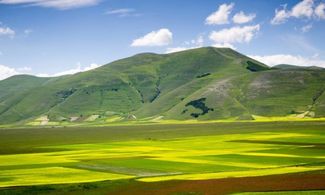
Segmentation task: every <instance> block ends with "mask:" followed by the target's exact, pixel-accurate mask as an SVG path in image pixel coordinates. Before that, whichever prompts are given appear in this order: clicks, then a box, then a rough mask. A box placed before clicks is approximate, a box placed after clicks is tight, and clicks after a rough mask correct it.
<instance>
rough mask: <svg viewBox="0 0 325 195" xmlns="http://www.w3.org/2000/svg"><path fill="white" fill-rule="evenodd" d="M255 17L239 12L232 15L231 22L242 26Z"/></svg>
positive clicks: (254, 15)
mask: <svg viewBox="0 0 325 195" xmlns="http://www.w3.org/2000/svg"><path fill="white" fill-rule="evenodd" d="M255 17H256V14H247V15H246V14H245V13H244V12H242V11H241V12H239V13H237V14H235V15H234V17H233V18H232V21H233V22H234V23H237V24H244V23H247V22H250V21H252V20H254V18H255Z"/></svg>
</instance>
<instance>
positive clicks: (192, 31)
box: [0, 0, 325, 80]
mask: <svg viewBox="0 0 325 195" xmlns="http://www.w3.org/2000/svg"><path fill="white" fill-rule="evenodd" d="M324 43H325V1H324V0H272V1H270V0H258V1H257V0H256V1H252V0H230V1H225V0H204V1H203V0H201V1H200V0H186V1H185V0H154V1H153V0H0V80H1V79H5V78H7V77H10V76H12V75H16V74H32V75H36V76H60V75H64V74H73V73H76V72H82V71H87V70H91V69H93V68H97V67H99V66H101V65H104V64H107V63H109V62H112V61H114V60H117V59H121V58H124V57H128V56H131V55H134V54H137V53H142V52H155V53H161V54H164V53H171V52H177V51H182V50H186V49H192V48H198V47H204V46H215V47H230V48H233V49H235V50H237V51H239V52H241V53H243V54H245V55H248V56H250V57H252V58H255V59H257V60H259V61H261V62H264V63H265V64H267V65H270V66H274V65H276V64H283V63H284V64H294V65H299V66H320V67H325V44H324Z"/></svg>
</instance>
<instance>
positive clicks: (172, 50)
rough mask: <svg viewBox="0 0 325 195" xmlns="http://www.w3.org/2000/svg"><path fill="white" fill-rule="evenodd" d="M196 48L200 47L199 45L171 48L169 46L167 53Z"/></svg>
mask: <svg viewBox="0 0 325 195" xmlns="http://www.w3.org/2000/svg"><path fill="white" fill-rule="evenodd" d="M196 48H199V47H197V46H194V47H171V48H167V50H166V52H165V53H174V52H179V51H185V50H189V49H196Z"/></svg>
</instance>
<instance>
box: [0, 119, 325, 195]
mask: <svg viewBox="0 0 325 195" xmlns="http://www.w3.org/2000/svg"><path fill="white" fill-rule="evenodd" d="M324 131H325V122H322V121H309V122H297V121H296V122H295V121H293V122H258V123H256V122H255V123H254V122H237V123H235V122H234V123H222V122H220V123H206V124H204V123H201V124H147V125H132V126H130V125H129V126H128V125H126V126H108V127H67V128H20V129H1V130H0V194H1V193H3V194H19V193H20V194H26V193H27V194H28V193H31V194H35V193H38V194H51V193H53V194H55V193H60V194H65V193H66V194H81V193H85V194H92V193H93V194H106V193H108V192H111V193H112V194H116V193H120V194H123V193H125V194H127V191H125V190H126V189H128V190H131V189H134V193H135V194H137V193H138V194H146V193H147V194H150V192H151V193H152V192H153V190H158V191H159V189H161V190H162V191H161V192H160V193H161V194H177V193H179V194H206V191H204V190H207V189H209V188H207V186H209V185H208V184H207V183H205V182H212V181H213V182H223V181H228V183H229V182H230V183H229V185H230V187H231V190H230V191H229V190H228V191H227V190H226V191H222V192H220V193H218V194H222V193H224V194H228V193H239V192H267V191H277V190H278V191H282V190H286V191H290V190H294V192H296V190H298V191H302V190H311V191H309V192H310V193H313V192H315V193H322V192H323V191H319V190H325V182H321V180H320V178H325V172H324V171H325V152H324V148H325V132H324ZM309 176H310V177H311V178H314V179H317V180H318V182H314V183H311V184H310V185H307V184H306V183H303V184H304V185H302V184H301V185H299V181H298V180H299V179H302V178H304V177H309ZM281 177H282V178H283V177H285V178H287V179H286V180H287V182H288V185H287V186H288V187H287V188H283V187H275V188H273V189H270V183H268V182H267V181H270V182H276V181H277V182H280V183H281V182H282V181H281ZM254 178H255V179H256V180H259V182H261V181H266V182H264V183H261V184H260V186H259V188H256V189H254V186H252V188H250V189H246V188H245V189H244V188H239V187H238V188H237V186H236V185H233V186H231V182H235V183H236V182H237V181H241V182H242V181H244V180H245V182H249V181H248V180H252V179H254ZM268 178H269V179H268ZM272 178H273V179H272ZM279 178H280V179H279ZM290 178H291V179H290ZM247 179H248V180H247ZM296 180H297V181H296ZM319 180H320V181H319ZM290 181H292V183H293V184H295V185H297V186H295V187H294V186H293V185H292V186H291V184H290ZM293 181H295V182H293ZM303 181H304V180H301V181H300V182H303ZM312 181H313V180H312V179H311V180H309V182H312ZM323 181H324V180H323ZM191 182H196V183H194V184H193V183H191ZM197 182H203V183H202V185H203V184H204V185H203V186H205V187H202V186H201V188H200V185H199V183H197ZM252 182H253V183H254V181H252ZM226 183H227V182H226ZM255 183H256V185H257V184H258V182H256V181H255ZM282 183H283V182H282ZM307 183H308V182H307ZM191 184H193V185H191ZM316 184H317V185H316ZM186 185H188V186H193V189H191V188H187V189H186V188H185V187H184V186H186ZM196 185H197V186H198V187H197V188H195V187H194V186H196ZM282 185H283V184H282ZM180 186H183V188H182V187H180ZM211 186H212V184H211ZM214 186H215V185H214ZM263 186H264V188H263ZM275 186H276V185H275ZM168 189H170V191H168ZM163 190H167V191H163ZM184 190H185V191H184ZM187 190H189V191H187ZM210 190H211V191H210V192H211V193H212V194H213V192H215V191H213V189H210ZM288 193H290V192H288ZM324 193H325V191H324ZM155 194H159V193H158V192H155Z"/></svg>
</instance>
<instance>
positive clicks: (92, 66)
mask: <svg viewBox="0 0 325 195" xmlns="http://www.w3.org/2000/svg"><path fill="white" fill-rule="evenodd" d="M98 67H100V65H98V64H95V63H92V64H90V65H89V66H86V67H84V68H82V67H81V64H80V63H78V64H77V67H76V68H72V69H69V70H65V71H62V72H58V73H54V74H47V73H41V74H37V76H39V77H57V76H63V75H71V74H76V73H78V72H85V71H88V70H92V69H95V68H98Z"/></svg>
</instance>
